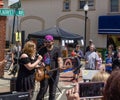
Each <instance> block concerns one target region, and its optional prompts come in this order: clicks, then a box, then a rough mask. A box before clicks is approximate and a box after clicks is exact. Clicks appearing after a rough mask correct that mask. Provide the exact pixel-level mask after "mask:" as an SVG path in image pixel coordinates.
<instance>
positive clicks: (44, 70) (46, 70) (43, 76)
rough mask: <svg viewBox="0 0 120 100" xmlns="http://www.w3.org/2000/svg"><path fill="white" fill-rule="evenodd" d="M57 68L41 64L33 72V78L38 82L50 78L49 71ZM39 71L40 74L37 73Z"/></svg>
mask: <svg viewBox="0 0 120 100" xmlns="http://www.w3.org/2000/svg"><path fill="white" fill-rule="evenodd" d="M58 69H59V68H55V69H52V70H50V66H46V67H44V66H41V67H39V68H38V69H37V71H36V73H35V80H36V81H38V82H40V81H42V80H43V79H48V78H50V76H49V73H50V72H53V71H56V70H58ZM39 71H41V72H40V74H39Z"/></svg>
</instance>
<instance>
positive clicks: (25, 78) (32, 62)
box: [16, 41, 42, 97]
mask: <svg viewBox="0 0 120 100" xmlns="http://www.w3.org/2000/svg"><path fill="white" fill-rule="evenodd" d="M41 60H42V56H38V57H36V45H35V43H33V42H32V41H28V42H26V44H25V45H24V48H23V51H22V54H21V55H20V59H19V71H18V76H17V83H16V90H17V91H18V92H29V93H30V97H32V95H33V90H34V86H35V68H37V67H38V64H39V63H40V62H41Z"/></svg>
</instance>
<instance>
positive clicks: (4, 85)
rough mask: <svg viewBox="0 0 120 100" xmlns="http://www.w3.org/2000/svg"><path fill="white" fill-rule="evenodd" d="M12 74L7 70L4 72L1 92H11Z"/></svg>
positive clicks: (1, 80)
mask: <svg viewBox="0 0 120 100" xmlns="http://www.w3.org/2000/svg"><path fill="white" fill-rule="evenodd" d="M11 78H12V76H9V75H8V73H7V72H4V77H3V78H0V93H3V92H10V79H11Z"/></svg>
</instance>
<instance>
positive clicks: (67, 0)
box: [63, 0, 70, 11]
mask: <svg viewBox="0 0 120 100" xmlns="http://www.w3.org/2000/svg"><path fill="white" fill-rule="evenodd" d="M63 11H70V0H64V2H63Z"/></svg>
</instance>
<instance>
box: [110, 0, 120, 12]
mask: <svg viewBox="0 0 120 100" xmlns="http://www.w3.org/2000/svg"><path fill="white" fill-rule="evenodd" d="M118 11H119V0H110V12H118Z"/></svg>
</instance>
